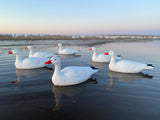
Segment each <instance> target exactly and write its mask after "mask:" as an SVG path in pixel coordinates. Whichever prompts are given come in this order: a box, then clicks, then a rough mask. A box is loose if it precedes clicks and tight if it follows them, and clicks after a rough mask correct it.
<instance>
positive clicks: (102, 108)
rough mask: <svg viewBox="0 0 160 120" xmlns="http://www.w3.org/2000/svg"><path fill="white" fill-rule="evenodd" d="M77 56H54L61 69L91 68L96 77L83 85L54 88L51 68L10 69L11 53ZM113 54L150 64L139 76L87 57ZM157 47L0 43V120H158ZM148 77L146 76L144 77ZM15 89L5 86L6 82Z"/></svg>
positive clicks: (152, 43) (159, 54)
mask: <svg viewBox="0 0 160 120" xmlns="http://www.w3.org/2000/svg"><path fill="white" fill-rule="evenodd" d="M58 42H61V43H63V45H64V47H67V48H76V49H79V50H81V55H80V56H60V57H61V59H62V68H63V67H65V66H71V65H77V66H91V65H92V66H96V67H98V68H99V71H98V72H97V73H96V74H95V75H93V79H91V80H88V81H87V82H85V83H83V84H80V85H75V86H69V87H56V86H54V85H53V84H52V82H51V77H52V74H53V71H54V70H52V69H48V68H53V69H54V66H53V65H48V66H47V67H48V68H41V69H35V70H19V69H16V68H15V66H14V62H15V55H8V51H10V50H12V49H15V48H16V49H20V51H21V55H22V58H25V57H27V56H28V51H27V50H26V49H24V48H25V46H26V45H33V46H34V48H35V50H34V51H46V52H54V53H57V50H58V48H57V47H56V44H57V43H58ZM92 46H95V47H97V49H98V53H103V52H107V51H108V50H115V51H116V52H117V54H120V55H122V56H123V58H125V59H131V60H136V61H139V62H144V63H151V64H154V66H155V69H153V70H146V71H143V72H142V73H143V74H146V75H143V74H122V73H115V72H111V71H109V69H108V64H104V63H92V61H91V56H92V52H91V51H89V50H88V49H89V48H90V47H92ZM159 51H160V41H159V40H155V41H146V42H144V41H143V42H132V41H130V42H107V41H105V40H103V41H98V40H90V41H87V40H86V41H80V40H79V41H73V40H70V41H69V40H67V41H66V40H64V41H63V40H61V41H54V40H45V41H41V40H37V41H0V67H1V69H0V120H89V119H90V120H159V119H160V104H159V102H160V79H159V78H160V74H159V73H160V72H159V71H160V64H159V63H160V52H159ZM147 74H148V75H147ZM13 81H14V82H15V83H11V82H13Z"/></svg>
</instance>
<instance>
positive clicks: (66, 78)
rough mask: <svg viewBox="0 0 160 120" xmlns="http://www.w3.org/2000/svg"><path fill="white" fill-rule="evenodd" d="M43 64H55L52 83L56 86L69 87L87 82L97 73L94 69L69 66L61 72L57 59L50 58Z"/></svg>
mask: <svg viewBox="0 0 160 120" xmlns="http://www.w3.org/2000/svg"><path fill="white" fill-rule="evenodd" d="M45 64H55V70H54V73H53V76H52V82H53V84H54V85H56V86H69V85H75V84H80V83H82V82H85V81H87V80H88V79H89V78H90V77H91V75H93V74H94V73H96V72H97V71H98V69H97V68H94V67H80V66H70V67H65V68H63V69H62V70H61V62H60V59H59V58H58V57H52V58H51V59H50V60H49V61H48V62H45Z"/></svg>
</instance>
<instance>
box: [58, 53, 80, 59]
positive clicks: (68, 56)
mask: <svg viewBox="0 0 160 120" xmlns="http://www.w3.org/2000/svg"><path fill="white" fill-rule="evenodd" d="M80 56H81V55H62V54H59V57H60V59H62V60H63V59H71V58H78V57H80Z"/></svg>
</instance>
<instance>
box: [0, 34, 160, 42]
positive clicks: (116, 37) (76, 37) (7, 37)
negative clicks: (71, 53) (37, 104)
mask: <svg viewBox="0 0 160 120" xmlns="http://www.w3.org/2000/svg"><path fill="white" fill-rule="evenodd" d="M0 40H1V41H2V40H160V35H32V34H29V35H16V34H14V35H3V34H1V35H0Z"/></svg>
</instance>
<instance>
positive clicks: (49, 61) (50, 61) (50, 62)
mask: <svg viewBox="0 0 160 120" xmlns="http://www.w3.org/2000/svg"><path fill="white" fill-rule="evenodd" d="M44 64H52V60H48V61H47V62H45V63H44Z"/></svg>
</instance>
